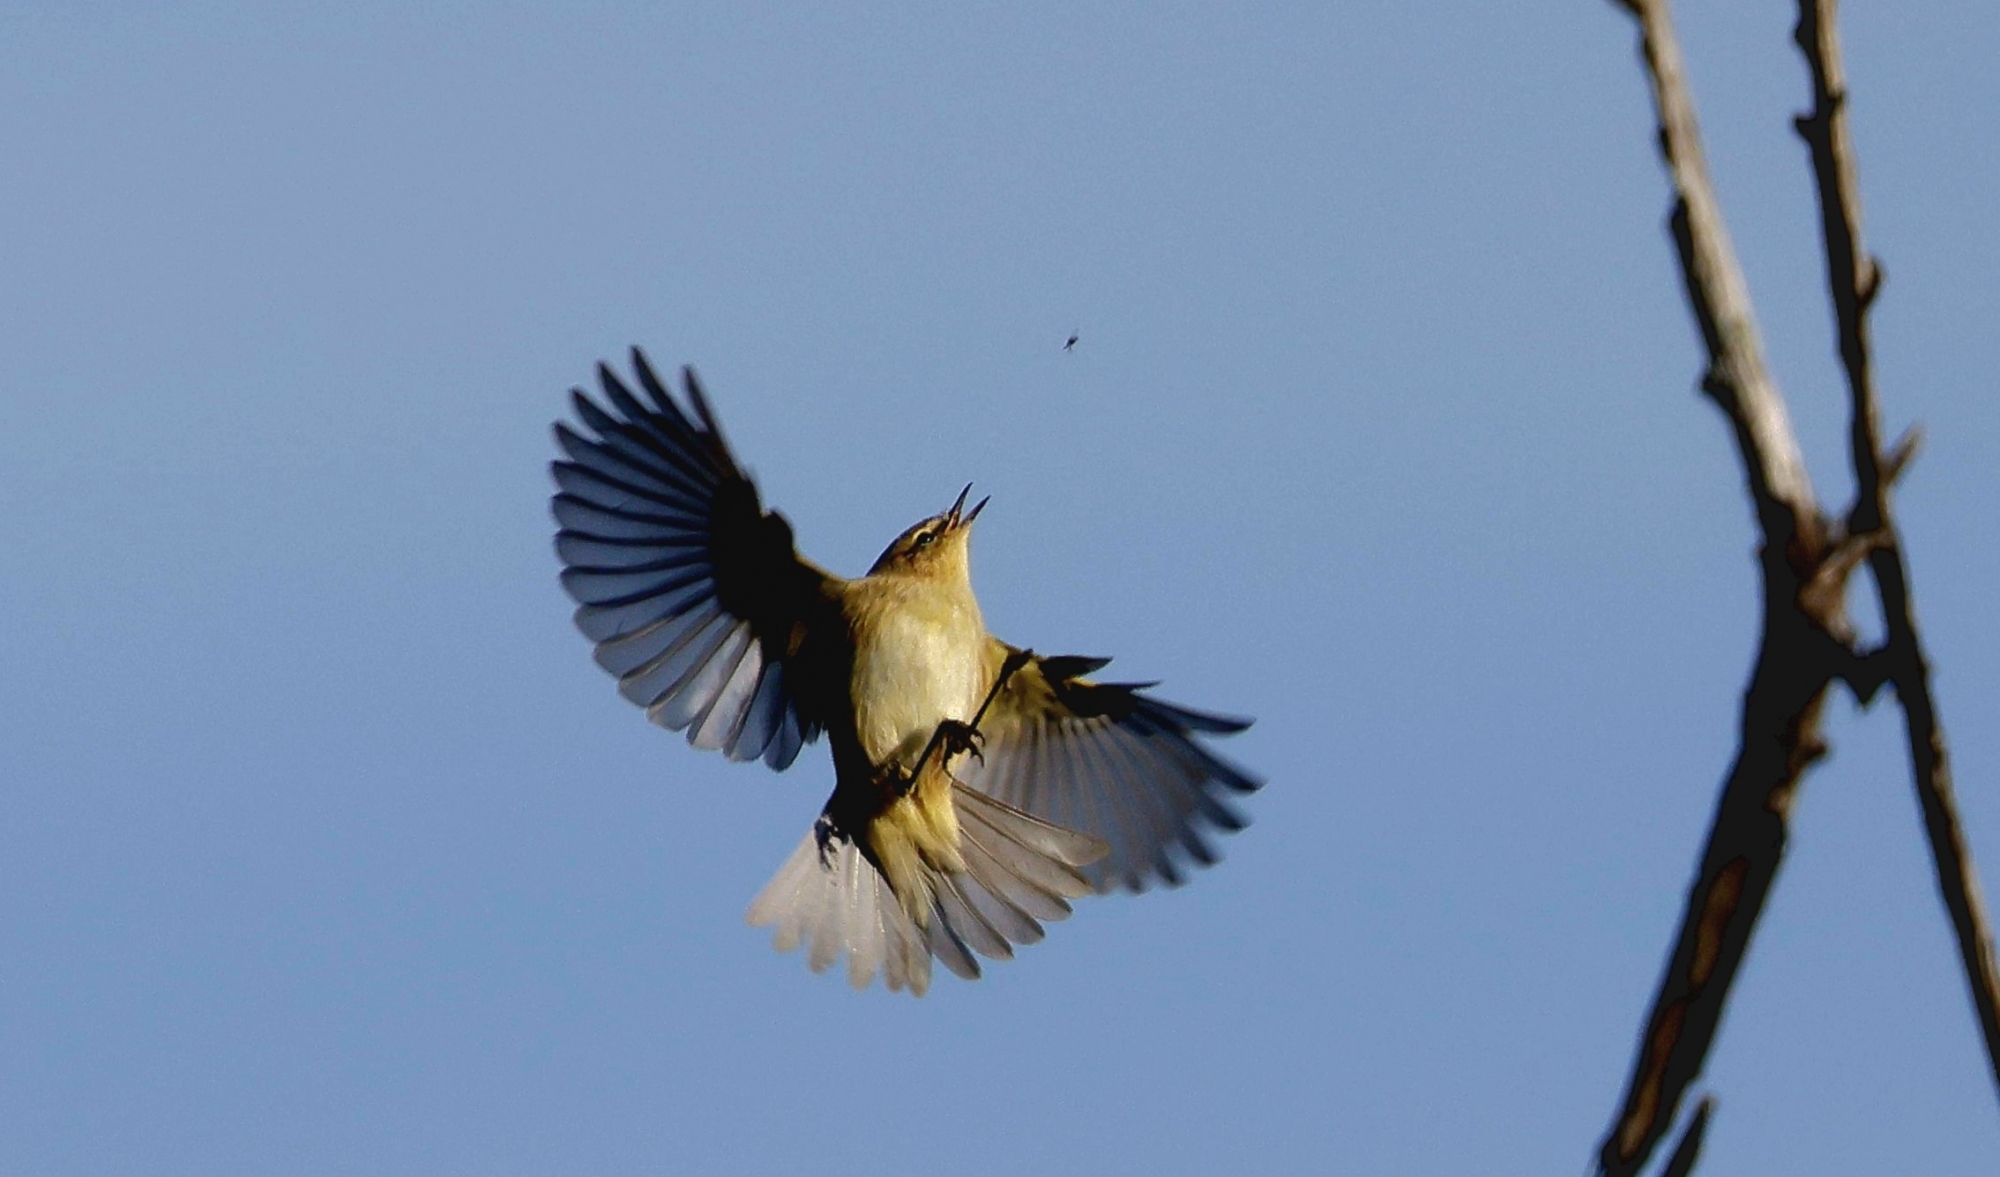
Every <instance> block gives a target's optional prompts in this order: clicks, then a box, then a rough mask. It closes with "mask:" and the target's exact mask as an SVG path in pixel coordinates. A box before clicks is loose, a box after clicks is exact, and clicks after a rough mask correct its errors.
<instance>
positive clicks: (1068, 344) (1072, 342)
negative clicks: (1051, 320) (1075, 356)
mask: <svg viewBox="0 0 2000 1177" xmlns="http://www.w3.org/2000/svg"><path fill="white" fill-rule="evenodd" d="M1063 350H1064V351H1075V350H1076V332H1074V331H1072V332H1070V333H1069V339H1068V340H1066V341H1065V342H1064V343H1063Z"/></svg>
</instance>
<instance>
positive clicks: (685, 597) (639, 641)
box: [550, 348, 840, 769]
mask: <svg viewBox="0 0 2000 1177" xmlns="http://www.w3.org/2000/svg"><path fill="white" fill-rule="evenodd" d="M632 366H633V368H634V370H635V371H636V372H637V374H638V378H639V385H640V387H641V388H643V389H644V390H645V392H646V396H647V399H648V400H649V401H650V402H651V403H650V404H642V403H640V401H639V399H638V397H636V396H634V395H633V393H632V391H631V390H630V389H629V388H627V387H626V386H625V385H624V383H623V382H621V381H620V380H619V379H618V377H617V375H616V374H615V373H613V372H612V371H611V369H610V368H609V367H606V366H605V365H603V364H599V365H598V368H597V379H598V382H599V384H600V385H601V386H602V388H603V393H604V400H605V402H606V405H607V406H608V409H607V408H605V407H600V406H599V405H598V404H597V403H596V402H595V401H593V400H592V399H591V398H590V397H588V396H586V395H585V394H584V392H583V390H582V389H573V390H572V397H573V399H574V401H575V404H576V412H577V417H578V419H579V420H580V421H581V422H582V423H583V427H584V430H585V431H587V434H588V435H586V433H584V432H578V431H576V430H572V429H571V428H570V427H569V426H567V425H565V424H563V423H561V422H557V424H556V426H555V434H556V444H557V445H559V446H561V447H562V450H563V452H564V453H565V454H567V455H568V459H567V460H566V461H557V462H553V463H551V464H550V472H551V473H552V474H553V475H554V476H555V480H556V485H557V486H558V487H559V488H560V493H558V494H557V495H556V496H555V499H554V501H553V504H552V506H553V510H554V512H555V517H556V522H557V524H558V525H559V527H560V529H561V530H559V531H557V533H556V554H557V555H558V556H559V557H560V558H561V560H562V562H563V572H562V583H563V587H564V588H566V589H568V590H569V594H570V596H572V597H574V598H576V600H577V602H578V608H577V611H576V626H577V628H578V629H580V630H582V631H583V633H584V636H586V637H588V638H590V640H591V641H593V642H595V643H597V655H596V656H597V664H598V665H599V666H602V667H604V669H605V670H607V671H610V672H611V673H612V674H613V675H615V676H616V677H617V679H618V690H619V693H620V694H622V695H624V696H625V697H626V698H627V699H630V700H631V701H632V702H634V703H636V704H638V705H639V706H641V707H644V708H645V709H646V715H647V717H648V718H649V719H651V720H652V721H653V722H654V723H657V724H659V725H660V726H662V727H665V728H670V729H673V730H675V731H679V730H681V729H686V731H687V734H688V742H689V743H690V744H693V745H694V746H695V747H697V748H716V749H721V750H722V751H723V752H725V753H727V754H728V756H729V758H730V759H732V760H752V759H756V758H757V757H760V756H761V757H762V758H763V759H764V762H765V763H767V764H769V765H770V766H771V767H772V768H777V769H782V768H785V767H787V766H788V765H790V764H791V762H792V760H793V759H794V758H795V757H797V756H798V754H799V749H800V747H801V746H802V745H804V744H805V743H807V742H809V741H811V740H813V739H816V738H817V737H818V735H819V733H820V730H821V728H822V727H823V726H824V724H825V718H826V713H825V711H824V710H823V707H824V704H823V703H822V702H821V701H820V700H818V699H817V698H816V692H815V690H814V689H813V688H812V685H811V682H812V679H813V678H814V676H815V673H816V667H815V666H813V665H812V663H813V660H814V649H815V643H814V637H815V631H817V632H818V633H819V635H820V639H821V640H822V641H824V640H826V636H827V635H826V630H827V627H828V622H829V620H830V619H837V617H838V605H837V601H838V596H839V591H840V581H839V580H838V579H837V578H835V577H833V576H830V575H829V574H827V573H826V572H824V571H822V570H820V569H819V568H817V567H815V566H814V565H812V564H811V563H809V562H808V561H806V560H803V559H801V558H800V557H799V555H798V552H797V551H796V550H795V549H794V548H793V546H792V529H791V525H790V524H788V523H786V522H785V519H784V517H783V516H781V515H779V514H777V513H776V512H774V511H765V510H764V509H763V507H762V506H761V505H760V504H759V502H758V499H757V488H756V486H755V484H753V483H752V482H751V481H750V479H749V478H748V476H746V475H745V474H744V473H743V471H742V469H741V468H739V467H738V466H737V464H736V460H735V458H734V457H732V456H731V455H730V452H729V446H728V444H727V443H726V442H724V441H723V438H722V431H721V429H720V428H718V427H717V425H716V423H715V415H714V413H713V412H711V411H710V409H709V407H708V400H707V398H706V397H704V396H703V395H702V391H701V385H700V384H699V382H698V381H697V380H696V379H695V374H694V371H693V370H692V369H683V370H682V375H683V379H684V381H685V384H686V389H687V398H688V401H689V403H690V405H691V406H692V412H689V411H687V410H684V409H683V408H682V407H681V406H680V405H679V404H677V403H676V402H675V400H674V397H673V395H672V394H671V393H669V392H668V391H667V389H666V387H665V386H664V385H662V384H661V382H660V379H659V377H658V376H656V375H655V374H654V373H653V369H652V366H651V365H650V364H648V363H647V362H646V357H645V355H644V354H643V353H642V352H640V351H639V349H638V348H633V349H632Z"/></svg>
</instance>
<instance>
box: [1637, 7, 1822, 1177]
mask: <svg viewBox="0 0 2000 1177" xmlns="http://www.w3.org/2000/svg"><path fill="white" fill-rule="evenodd" d="M1621 3H1623V4H1624V6H1625V7H1626V8H1627V10H1628V11H1630V12H1632V13H1633V15H1634V16H1635V17H1636V18H1637V19H1638V21H1639V26H1640V46H1641V51H1642V54H1643V57H1644V59H1645V62H1646V67H1647V76H1648V78H1649V79H1650V81H1651V83H1652V90H1653V101H1654V107H1655V110H1656V112H1657V114H1658V117H1659V125H1660V148H1661V153H1662V155H1663V156H1664V157H1665V161H1666V165H1667V170H1668V173H1669V176H1670V178H1671V180H1672V183H1673V186H1674V190H1675V197H1676V199H1675V203H1674V209H1673V213H1672V215H1671V218H1670V224H1671V227H1672V230H1673V236H1674V242H1675V244H1676V246H1677V247H1678V250H1679V254H1680V261H1681V271H1682V275H1683V278H1684V279H1685V281H1686V285H1687V292H1688V302H1689V305H1690V306H1691V308H1692V309H1693V311H1694V316H1695V321H1696V323H1697V324H1698V325H1699V327H1700V329H1701V334H1702V340H1703V342H1704V344H1705V345H1706V347H1707V350H1708V369H1707V372H1706V373H1705V374H1704V376H1703V378H1702V389H1703V391H1705V392H1707V393H1708V394H1709V396H1710V397H1711V398H1713V399H1714V401H1715V403H1716V406H1717V407H1718V408H1720V409H1721V410H1722V412H1723V414H1724V415H1725V417H1727V419H1728V421H1729V424H1730V427H1731V429H1732V431H1733V432H1734V434H1735V436H1736V443H1737V449H1738V451H1739V453H1740V455H1741V457H1742V460H1743V468H1744V475H1745V481H1746V483H1747V486H1748V489H1749V492H1750V496H1751V501H1752V504H1753V506H1754V508H1755V511H1756V516H1757V521H1758V525H1759V527H1760V529H1761V531H1762V536H1761V541H1762V542H1761V553H1760V557H1761V558H1760V560H1759V563H1760V566H1761V569H1762V572H1763V620H1764V626H1763V635H1762V638H1761V641H1760V644H1759V648H1758V652H1757V661H1756V666H1755V669H1754V670H1753V672H1752V674H1751V678H1750V683H1749V686H1748V687H1747V688H1746V689H1745V691H1744V696H1743V714H1742V722H1741V744H1740V747H1739V749H1738V752H1737V756H1736V761H1735V764H1734V765H1733V766H1732V767H1731V769H1730V772H1729V776H1728V779H1727V780H1726V781H1725V782H1724V784H1723V788H1722V795H1721V797H1720V798H1719V799H1718V801H1717V804H1716V810H1715V816H1714V819H1713V821H1712V823H1711V825H1710V828H1709V835H1708V843H1707V846H1706V847H1705V848H1704V850H1703V851H1702V857H1701V866H1700V869H1699V872H1698V873H1697V875H1696V877H1695V880H1694V883H1693V885H1692V886H1691V887H1690V888H1689V891H1688V900H1687V908H1686V911H1685V913H1684V915H1683V917H1682V920H1681V927H1680V931H1679V933H1678V934H1677V936H1676V942H1675V945H1674V949H1673V952H1672V954H1671V956H1670V957H1669V958H1668V963H1667V968H1666V972H1665V975H1664V976H1662V977H1661V979H1660V984H1659V988H1658V990H1657V992H1656V993H1655V996H1654V999H1653V1005H1652V1008H1651V1010H1650V1011H1649V1012H1648V1014H1647V1017H1646V1025H1645V1030H1644V1031H1643V1033H1642V1035H1641V1038H1640V1042H1639V1051H1638V1058H1637V1059H1636V1061H1635V1062H1634V1064H1633V1068H1632V1073H1631V1077H1630V1079H1629V1080H1628V1082H1627V1085H1626V1090H1625V1098H1624V1103H1623V1106H1622V1107H1621V1109H1620V1111H1619V1114H1618V1117H1617V1119H1616V1120H1615V1121H1614V1122H1613V1124H1612V1126H1611V1129H1610V1131H1609V1132H1608V1133H1607V1134H1606V1136H1605V1139H1604V1142H1603V1145H1602V1147H1601V1148H1600V1150H1599V1157H1598V1160H1599V1165H1600V1168H1601V1171H1602V1172H1603V1173H1605V1174H1607V1175H1609V1174H1631V1173H1636V1172H1637V1171H1638V1170H1639V1169H1640V1168H1641V1167H1642V1166H1643V1165H1644V1164H1645V1163H1646V1161H1647V1159H1648V1158H1649V1157H1650V1156H1651V1155H1652V1152H1653V1150H1654V1148H1655V1147H1657V1145H1658V1144H1659V1141H1660V1139H1661V1138H1662V1136H1664V1134H1665V1133H1666V1132H1667V1130H1668V1128H1670V1127H1671V1126H1672V1124H1673V1121H1674V1116H1675V1112H1676V1111H1677V1109H1678V1107H1679V1105H1680V1101H1681V1098H1682V1097H1683V1095H1684V1094H1685V1093H1686V1091H1687V1088H1688V1086H1689V1084H1691V1083H1692V1082H1693V1081H1694V1079H1695V1077H1696V1076H1697V1075H1699V1074H1700V1072H1701V1067H1702V1064H1703V1063H1704V1061H1705V1060H1706V1059H1707V1056H1708V1051H1709V1048H1710V1046H1711V1045H1712V1044H1713V1043H1714V1040H1715V1034H1716V1031H1717V1029H1718V1027H1719V1026H1720V1023H1721V1019H1722V1011H1723V1008H1724V1006H1725V1004H1726V1001H1727V998H1728V994H1729V988H1730V985H1731V984H1732V982H1734V980H1735V978H1736V972H1737V969H1738V968H1739V967H1740V966H1741V965H1742V963H1743V958H1744V954H1745V953H1746V952H1747V951H1748V949H1749V945H1750V934H1751V931H1752V929H1754V928H1755V926H1756V922H1757V917H1758V916H1759V914H1761V913H1762V911H1763V908H1764V901H1765V899H1766V898H1767V897H1768V896H1769V894H1770V889H1771V884H1772V882H1773V880H1774V879H1775V878H1776V876H1777V871H1778V867H1779V865H1780V864H1781V863H1782V862H1783V860H1784V852H1785V843H1786V836H1787V826H1788V821H1789V817H1790V813H1791V807H1792V801H1793V798H1794V796H1795V795H1796V793H1797V790H1798V786H1799V783H1800V781H1801V779H1802V778H1803V776H1804V774H1805V770H1806V769H1807V768H1808V767H1809V766H1810V765H1811V764H1812V763H1813V761H1815V760H1817V759H1819V758H1820V757H1821V756H1822V755H1824V754H1825V750H1826V749H1825V744H1824V743H1823V742H1822V740H1821V738H1820V734H1819V724H1820V712H1821V708H1822V707H1823V705H1824V703H1825V700H1826V695H1827V691H1828V689H1829V687H1830V686H1831V684H1832V683H1833V681H1834V680H1835V679H1836V678H1837V677H1839V676H1840V675H1841V674H1843V673H1844V670H1845V668H1846V666H1847V665H1848V664H1849V663H1851V662H1852V660H1853V659H1852V658H1851V656H1849V654H1850V648H1849V643H1850V640H1851V639H1850V638H1849V634H1850V627H1849V626H1848V624H1847V620H1846V617H1845V614H1844V612H1843V601H1844V597H1845V585H1846V576H1847V573H1848V572H1849V571H1851V570H1852V569H1853V567H1854V566H1855V564H1856V563H1857V562H1858V553H1856V554H1854V555H1848V556H1844V557H1843V559H1842V560H1841V561H1840V562H1838V563H1836V564H1833V565H1831V566H1829V564H1828V557H1829V556H1831V555H1832V554H1833V553H1834V551H1835V550H1837V547H1838V545H1837V544H1836V543H1835V541H1834V537H1833V536H1831V535H1829V534H1828V532H1829V529H1828V527H1827V526H1826V524H1825V522H1824V519H1823V516H1822V515H1821V513H1820V509H1819V505H1818V501H1817V499H1816V498H1815V497H1814V495H1813V490H1812V484H1811V482H1810V480H1809V479H1808V478H1807V475H1806V469H1805V462H1804V459H1803V458H1802V457H1801V456H1800V452H1799V447H1798V442H1797V440H1796V438H1795V436H1794V435H1793V433H1792V428H1791V423H1790V420H1789V417H1788V414H1787V413H1786V410H1785V404H1784V400H1783V398H1782V397H1781V396H1780V394H1779V392H1778V390H1777V387H1776V385H1775V384H1774V383H1773V382H1772V380H1771V378H1770V376H1769V375H1768V373H1767V372H1766V370H1765V366H1764V360H1763V348H1762V344H1761V342H1760V340H1759V337H1758V333H1757V326H1756V317H1755V314H1754V312H1753V310H1752V307H1751V303H1750V297H1749V292H1748V288H1747V285H1746V283H1745V282H1744V279H1743V273H1742V268H1741V267H1740V266H1739V265H1738V264H1737V261H1736V256H1735V251H1734V249H1733V248H1732V246H1731V245H1730V242H1729V235H1728V231H1727V230H1726V228H1725V227H1724V225H1723V221H1722V213H1721V208H1720V206H1719V204H1718V203H1717V201H1716V197H1715V189H1714V185H1713V184H1712V183H1711V182H1710V180H1709V176H1708V167H1707V163H1706V161H1705V159H1704V156H1703V153H1702V148H1701V138H1700V130H1699V127H1698V125H1697V123H1696V119H1695V111H1694V103H1693V100H1692V98H1691V97H1690V96H1689V92H1688V88H1687V83H1686V79H1685V77H1684V74H1683V70H1682V64H1681V54H1680V46H1679V42H1678V39H1677V38H1676V36H1675V34H1674V28H1673V23H1672V18H1671V15H1670V13H1669V10H1668V6H1667V4H1666V2H1665V0H1621ZM1809 590H1810V591H1809ZM1830 652H1833V653H1839V654H1840V655H1841V656H1840V657H1832V656H1830Z"/></svg>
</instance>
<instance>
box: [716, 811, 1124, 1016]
mask: <svg viewBox="0 0 2000 1177" xmlns="http://www.w3.org/2000/svg"><path fill="white" fill-rule="evenodd" d="M951 795H952V804H953V808H954V810H955V811H956V813H957V816H958V828H959V853H960V857H961V858H962V859H963V861H964V863H965V869H964V870H957V871H955V870H945V869H941V868H939V867H936V866H934V865H928V864H927V865H926V866H925V867H924V872H923V885H924V886H925V887H926V888H927V889H928V891H929V893H930V894H929V900H930V902H929V904H928V909H927V910H926V905H924V904H922V903H921V902H920V903H917V904H913V905H907V906H906V905H905V904H904V903H903V902H901V900H900V898H899V897H898V896H897V894H896V892H895V890H894V889H893V888H892V887H891V886H890V885H889V880H888V879H887V878H886V877H885V876H884V875H883V874H882V872H881V871H880V870H878V869H877V868H876V866H875V863H874V862H873V861H871V860H870V858H869V856H868V855H867V854H865V853H864V852H863V851H862V849H861V846H860V844H859V843H858V842H857V841H856V840H855V838H854V836H853V835H851V834H849V833H848V832H846V831H843V830H841V829H839V828H838V827H837V826H836V825H835V824H834V823H833V821H832V820H831V819H830V818H829V817H827V816H826V815H824V814H822V815H821V817H820V819H819V821H817V822H815V823H814V825H813V829H812V832H811V833H809V834H807V835H806V837H805V840H804V841H802V842H800V843H799V847H798V849H796V850H794V851H793V852H792V855H791V857H790V858H788V859H786V860H785V864H784V865H783V866H781V867H779V868H778V873H777V874H776V875H774V876H773V877H772V879H771V881H770V882H769V883H768V884H766V885H765V887H764V890H763V891H762V892H760V893H759V894H758V896H757V898H756V899H755V900H754V901H753V902H752V903H751V904H750V912H749V915H748V919H749V922H750V923H751V924H752V925H755V926H771V927H774V928H775V929H776V934H775V935H774V936H773V937H772V944H773V945H774V946H775V947H776V948H777V949H778V951H780V952H790V951H791V950H792V949H794V948H798V947H799V946H801V945H804V946H806V964H807V965H808V966H809V967H810V968H811V969H812V970H813V971H814V972H821V971H824V970H825V969H827V968H829V967H831V966H832V964H833V962H834V961H836V960H838V959H839V958H840V957H841V955H842V954H843V953H844V954H845V955H846V957H847V979H848V980H849V981H850V982H851V983H852V984H853V985H854V987H855V988H856V989H863V988H866V987H867V986H868V984H869V982H870V981H872V980H873V979H874V978H875V975H876V974H877V973H878V972H879V973H880V974H881V976H882V981H883V983H884V984H886V985H888V987H889V988H890V989H892V990H902V989H908V990H909V991H910V992H911V993H913V994H915V995H917V996H919V997H921V996H923V994H924V992H925V990H927V989H928V988H929V987H930V979H931V958H932V957H936V958H937V959H938V960H939V961H942V962H943V963H944V966H945V967H946V968H948V969H950V970H951V971H952V972H954V973H957V974H958V975H959V976H961V977H964V978H966V979H968V980H971V979H973V978H976V977H978V976H979V962H978V961H977V960H976V959H974V956H973V954H974V953H977V954H979V955H980V956H987V957H992V958H994V959H996V960H1005V959H1008V958H1010V957H1012V956H1013V955H1014V945H1016V944H1033V943H1035V942H1036V941H1038V940H1040V939H1041V938H1042V925H1041V922H1040V921H1044V920H1059V919H1062V918H1064V917H1066V916H1068V915H1069V913H1070V906H1069V900H1071V899H1075V898H1078V897H1080V896H1083V895H1088V894H1090V893H1091V891H1092V888H1091V886H1090V883H1089V881H1088V880H1087V879H1086V878H1085V877H1084V875H1083V871H1082V869H1081V868H1083V867H1085V866H1088V865H1089V864H1090V863H1093V862H1095V861H1097V860H1098V859H1100V858H1102V857H1103V856H1104V855H1105V854H1106V853H1108V851H1109V847H1108V846H1107V845H1106V844H1105V843H1104V842H1103V841H1102V840H1101V839H1098V838H1094V837H1091V836H1090V835H1088V834H1080V833H1077V832H1075V831H1073V830H1067V829H1064V828H1062V827H1061V826H1056V825H1051V824H1049V823H1048V822H1045V821H1042V820H1041V819H1039V818H1035V817H1030V816H1028V815H1027V814H1025V813H1022V812H1021V811H1020V810H1018V809H1015V808H1013V807H1012V806H1010V805H1007V804H1006V803H1004V802H1001V801H996V800H994V799H993V798H991V797H988V796H986V795H985V794H983V793H977V792H974V791H973V790H971V789H967V788H965V787H964V786H962V785H958V784H955V783H954V784H953V785H952V793H951ZM909 906H914V907H915V908H916V910H918V911H919V912H923V913H924V914H925V918H924V919H923V920H922V921H921V925H920V923H919V921H918V920H915V919H913V918H912V917H911V916H910V914H909V910H908V907H909Z"/></svg>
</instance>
